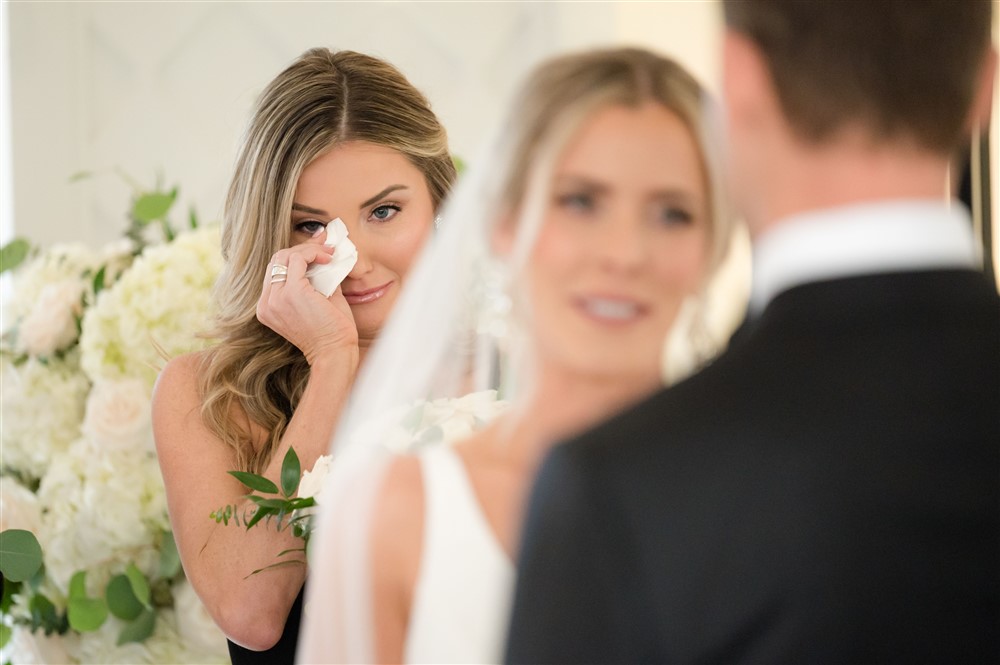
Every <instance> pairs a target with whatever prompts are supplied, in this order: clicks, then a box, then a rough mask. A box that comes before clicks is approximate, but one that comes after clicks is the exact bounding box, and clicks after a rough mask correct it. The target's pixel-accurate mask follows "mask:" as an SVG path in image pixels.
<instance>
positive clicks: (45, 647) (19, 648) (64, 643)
mask: <svg viewBox="0 0 1000 665" xmlns="http://www.w3.org/2000/svg"><path fill="white" fill-rule="evenodd" d="M78 644H79V637H77V636H76V635H74V634H73V633H67V634H65V635H56V634H53V635H46V634H45V632H44V631H41V630H39V631H37V632H34V633H33V632H31V631H30V630H28V629H27V628H26V627H24V626H15V627H14V633H13V635H11V638H10V642H9V643H8V645H7V646H6V647H5V648H4V657H5V658H6V660H5V661H4V662H9V663H17V665H44V664H46V663H69V662H70V661H71V656H70V652H71V651H72V650H74V649H75V648H78Z"/></svg>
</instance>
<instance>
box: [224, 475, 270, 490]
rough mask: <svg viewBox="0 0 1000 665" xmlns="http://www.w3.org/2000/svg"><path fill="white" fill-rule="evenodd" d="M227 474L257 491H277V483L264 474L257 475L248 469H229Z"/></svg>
mask: <svg viewBox="0 0 1000 665" xmlns="http://www.w3.org/2000/svg"><path fill="white" fill-rule="evenodd" d="M229 475H231V476H232V477H233V478H235V479H236V480H238V481H240V482H241V483H243V484H244V485H246V486H247V487H249V488H250V489H252V490H255V491H257V492H265V493H267V494H277V493H278V486H277V485H275V484H274V483H273V482H271V481H270V480H268V479H267V478H265V477H264V476H260V475H257V474H256V473H249V472H248V471H230V472H229Z"/></svg>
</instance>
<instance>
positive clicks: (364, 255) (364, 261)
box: [347, 230, 372, 279]
mask: <svg viewBox="0 0 1000 665" xmlns="http://www.w3.org/2000/svg"><path fill="white" fill-rule="evenodd" d="M348 233H349V234H350V235H349V237H350V239H351V242H353V243H354V246H355V247H356V248H357V250H358V261H357V263H355V264H354V267H353V268H351V272H349V273H347V276H348V277H349V278H350V279H361V278H362V277H363V276H364V275H365V273H368V272H370V271H371V269H372V261H371V258H370V257H369V254H368V251H367V247H366V246H365V245H366V243H365V242H364V240H363V239H362V238H361V237H360V234H354V233H350V230H348Z"/></svg>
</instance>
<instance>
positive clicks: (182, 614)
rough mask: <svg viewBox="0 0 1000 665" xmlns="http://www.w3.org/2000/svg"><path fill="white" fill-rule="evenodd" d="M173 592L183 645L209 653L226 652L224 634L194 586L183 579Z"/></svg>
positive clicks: (178, 628) (178, 629) (222, 653)
mask: <svg viewBox="0 0 1000 665" xmlns="http://www.w3.org/2000/svg"><path fill="white" fill-rule="evenodd" d="M173 594H174V612H175V615H176V617H177V632H178V633H179V634H180V636H181V640H183V642H184V645H185V647H187V648H189V649H192V650H194V651H203V652H206V653H209V654H219V655H224V654H226V653H227V647H226V636H225V635H223V634H222V631H221V630H219V627H218V626H216V625H215V622H214V621H212V616H211V615H210V614H209V613H208V610H206V609H205V606H204V605H203V604H202V602H201V599H200V598H198V594H197V593H195V590H194V587H192V586H191V584H190V583H189V582H188V581H187V580H184V581H182V582H180V583H179V584H175V585H174V587H173Z"/></svg>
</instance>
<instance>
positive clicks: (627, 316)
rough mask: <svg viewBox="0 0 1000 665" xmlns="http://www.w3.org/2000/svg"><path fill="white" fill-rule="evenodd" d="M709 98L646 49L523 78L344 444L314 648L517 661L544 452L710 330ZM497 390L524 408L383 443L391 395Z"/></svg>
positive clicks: (641, 390) (644, 385) (313, 610)
mask: <svg viewBox="0 0 1000 665" xmlns="http://www.w3.org/2000/svg"><path fill="white" fill-rule="evenodd" d="M705 101H706V100H705V93H704V91H703V90H702V89H701V88H700V87H699V85H698V84H697V83H696V82H695V80H694V79H693V78H692V77H691V76H690V75H689V74H688V73H687V72H685V71H684V70H683V69H682V68H681V67H680V66H678V65H677V64H675V63H674V62H672V61H670V60H668V59H666V58H663V57H660V56H658V55H654V54H652V53H650V52H647V51H643V50H637V49H616V50H604V51H592V52H586V53H581V54H577V55H570V56H565V57H560V58H557V59H554V60H551V61H549V62H547V63H545V64H543V65H542V66H540V67H539V68H538V69H537V70H536V71H535V72H534V74H533V75H532V76H531V77H530V79H529V80H528V81H527V83H526V84H525V86H524V88H523V89H522V91H521V92H520V95H519V96H518V97H517V99H516V100H515V102H514V103H513V104H512V105H511V107H510V112H509V117H508V119H507V121H506V123H505V124H503V125H502V127H501V131H500V133H499V134H498V139H497V140H496V141H495V142H494V147H493V149H492V151H491V152H490V153H488V155H487V156H486V158H485V159H482V160H479V162H478V165H479V166H480V168H479V169H478V170H474V171H473V172H472V173H470V174H469V176H468V177H467V178H466V179H465V180H464V181H463V182H462V184H461V185H460V186H459V189H458V191H457V192H456V194H455V196H454V198H453V199H452V200H451V201H450V202H449V203H448V204H447V205H446V209H445V214H444V221H443V222H442V224H441V228H440V231H439V234H438V237H436V238H435V240H434V242H433V247H431V248H430V249H429V250H428V251H427V252H426V253H425V255H424V256H423V257H422V260H421V261H420V263H419V264H418V266H417V267H416V268H415V269H414V273H413V274H414V276H413V278H412V281H411V283H410V285H409V287H408V289H407V290H406V291H405V292H404V293H403V295H402V296H401V300H400V302H399V305H398V309H397V310H396V311H395V312H394V313H393V315H392V318H391V319H390V322H389V325H388V328H387V329H386V331H385V332H384V333H383V337H382V339H381V340H380V342H379V345H378V346H376V348H375V349H374V351H373V356H372V357H371V359H370V364H369V365H368V366H367V367H366V369H365V372H364V373H363V375H362V377H361V379H360V383H359V386H358V390H357V392H356V393H355V395H354V396H353V397H352V403H351V405H350V407H349V410H348V414H347V417H346V419H345V421H344V422H343V424H342V426H341V428H340V429H339V431H338V435H337V437H335V442H334V453H335V454H336V455H339V458H338V463H337V464H335V465H334V466H335V467H336V469H335V473H334V474H333V475H332V476H331V479H330V481H329V482H330V484H329V485H328V486H327V488H326V490H325V493H324V504H325V509H324V512H323V513H322V517H321V520H320V522H321V523H320V527H319V530H318V532H317V534H316V536H315V537H314V540H313V551H312V552H311V561H312V564H313V565H312V573H311V575H312V577H311V581H310V589H309V594H308V598H307V605H306V618H305V626H306V629H305V632H304V636H303V641H302V643H301V651H300V656H301V657H302V658H303V660H304V662H309V663H315V662H410V663H416V662H435V663H445V662H465V663H471V662H476V663H486V662H496V661H498V660H500V658H501V655H502V650H503V641H504V638H505V632H506V622H507V612H508V605H509V596H510V593H511V589H512V584H513V580H514V572H515V571H514V565H513V561H514V560H515V556H516V551H517V548H518V538H519V533H520V527H521V519H522V510H523V504H524V501H525V494H526V492H527V490H528V488H529V487H530V482H531V480H532V478H533V475H534V473H535V471H536V467H537V466H538V464H539V463H540V460H541V458H542V456H543V455H544V454H545V452H546V451H547V450H548V449H549V448H550V447H551V446H552V445H553V444H554V443H556V442H558V441H559V440H561V439H565V438H567V437H569V436H572V435H573V434H575V433H577V432H579V431H581V430H583V429H585V428H587V427H588V426H590V425H592V424H594V423H596V422H598V421H601V420H604V419H605V418H607V417H608V416H610V415H612V414H613V413H614V412H616V411H618V410H621V409H623V408H625V407H626V406H628V405H630V404H631V403H634V402H636V401H638V400H639V399H641V398H642V397H644V396H646V395H648V394H649V393H651V392H653V391H655V390H656V389H658V388H659V387H660V386H661V385H662V380H661V371H662V370H661V355H662V352H663V348H664V339H665V338H666V337H667V335H668V332H670V331H671V329H672V328H673V329H674V333H675V334H680V335H682V336H684V337H687V338H693V337H696V333H697V328H698V325H697V323H698V321H699V319H700V317H699V316H698V311H699V307H698V306H697V303H698V302H699V301H700V295H701V293H702V291H703V288H704V286H705V283H706V280H707V278H708V277H709V276H710V274H711V273H712V271H713V269H714V268H715V266H717V264H718V262H719V260H720V259H721V257H722V255H723V253H724V249H725V248H726V246H727V244H728V239H729V229H730V227H729V224H728V222H727V220H726V217H725V215H724V211H723V210H722V208H721V205H720V198H721V197H720V192H719V185H718V182H717V179H716V177H715V173H716V166H715V164H716V154H715V152H714V149H713V148H712V147H711V146H710V142H709V138H708V137H709V136H710V135H714V132H712V131H710V130H709V128H708V127H707V126H706V125H707V118H708V117H709V115H708V114H706V108H705V106H706V104H705ZM686 303H687V305H685V304H686ZM691 303H694V306H692V304H691ZM682 310H683V311H684V315H683V316H681V313H682ZM386 377H392V381H387V380H386ZM490 387H498V388H499V392H500V395H501V396H502V397H503V398H504V399H505V400H507V401H508V402H509V403H510V406H509V408H507V409H506V410H505V411H504V412H503V413H502V415H500V416H499V417H498V418H496V419H495V420H493V421H492V422H491V423H489V424H488V425H486V426H484V427H479V428H478V430H477V431H475V432H474V433H471V434H469V433H468V430H465V435H464V436H460V437H458V438H459V439H460V440H457V441H455V440H454V439H455V438H456V437H455V436H449V435H448V431H449V428H448V427H444V428H438V429H439V430H440V431H437V432H436V433H435V435H434V436H427V434H428V433H427V432H424V433H423V434H421V435H420V436H418V437H415V438H416V439H419V440H414V441H409V442H405V441H404V442H402V445H400V446H397V448H398V450H393V449H392V448H393V447H392V446H388V445H385V442H387V441H389V440H390V439H392V440H397V441H398V439H399V437H398V436H397V434H398V429H399V428H398V422H394V421H397V420H398V418H395V417H394V418H386V417H385V414H387V413H393V412H395V413H402V411H399V410H398V409H396V410H395V411H393V409H394V407H398V405H403V404H419V402H416V401H415V400H419V399H421V398H427V397H458V396H460V395H465V394H467V393H470V392H473V391H475V390H477V389H482V388H490ZM485 395H487V397H488V396H489V395H491V394H490V393H486V394H485ZM403 411H406V409H404V410H403ZM407 413H409V412H407ZM379 415H381V416H382V418H381V419H376V417H377V416H379ZM406 417H407V418H412V417H413V416H412V414H410V415H407V416H406ZM362 424H363V426H362V427H359V425H362ZM428 441H431V442H432V443H431V444H429V445H422V446H421V445H419V444H421V443H427V442H428ZM441 441H444V442H445V443H447V444H453V445H440V442H441ZM400 451H401V452H400Z"/></svg>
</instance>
